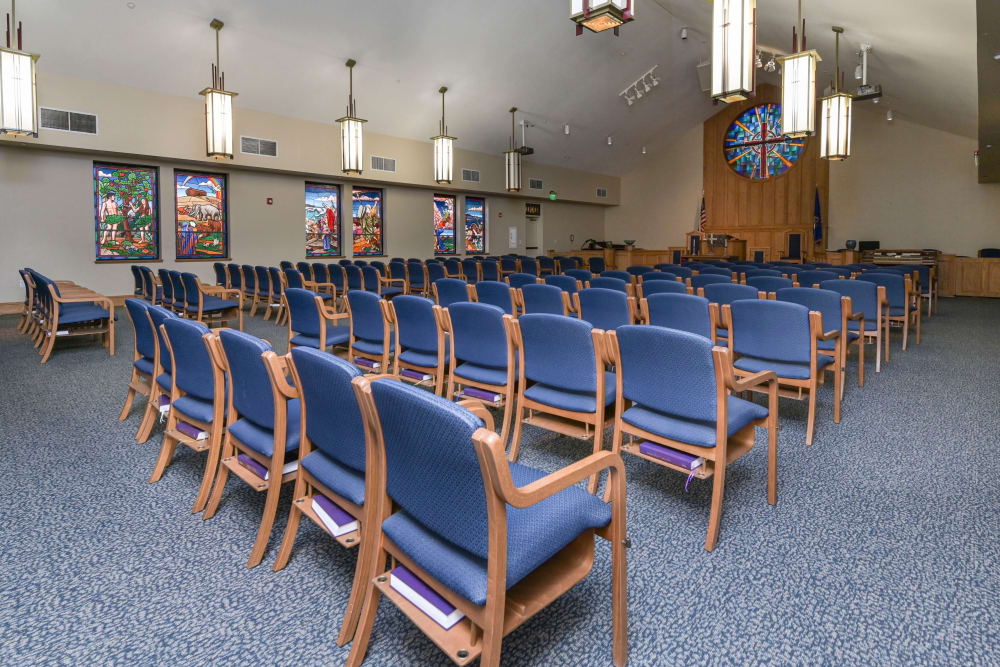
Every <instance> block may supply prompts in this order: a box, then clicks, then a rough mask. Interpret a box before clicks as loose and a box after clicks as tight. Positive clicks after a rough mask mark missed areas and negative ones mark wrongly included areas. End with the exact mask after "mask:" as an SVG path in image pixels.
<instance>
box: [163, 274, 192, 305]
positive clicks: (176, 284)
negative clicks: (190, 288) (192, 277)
mask: <svg viewBox="0 0 1000 667" xmlns="http://www.w3.org/2000/svg"><path fill="white" fill-rule="evenodd" d="M167 275H168V276H169V278H170V291H171V293H172V294H173V295H174V303H175V304H177V305H178V306H180V305H181V304H183V303H185V292H187V290H186V289H185V287H184V280H183V279H182V278H181V272H180V271H174V270H173V269H170V270H169V271H167Z"/></svg>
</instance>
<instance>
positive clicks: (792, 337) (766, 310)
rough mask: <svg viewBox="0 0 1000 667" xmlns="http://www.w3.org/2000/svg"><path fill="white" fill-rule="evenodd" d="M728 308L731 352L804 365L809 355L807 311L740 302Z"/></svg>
mask: <svg viewBox="0 0 1000 667" xmlns="http://www.w3.org/2000/svg"><path fill="white" fill-rule="evenodd" d="M728 308H729V309H730V312H731V313H732V323H733V328H732V331H731V332H730V340H731V341H732V346H733V351H734V352H735V353H736V354H738V355H748V356H751V357H758V358H761V359H767V360H770V361H779V362H781V361H783V362H789V363H799V364H808V363H809V361H810V357H811V355H812V348H811V342H810V341H811V332H810V328H809V309H808V308H806V307H805V306H802V305H800V304H797V303H789V302H787V301H769V300H766V299H741V300H739V301H733V302H732V303H731V304H729V306H728Z"/></svg>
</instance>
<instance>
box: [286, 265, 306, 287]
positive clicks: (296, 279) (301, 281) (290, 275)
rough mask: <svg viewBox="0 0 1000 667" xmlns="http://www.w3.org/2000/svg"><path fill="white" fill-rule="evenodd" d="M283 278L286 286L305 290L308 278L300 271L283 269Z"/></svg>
mask: <svg viewBox="0 0 1000 667" xmlns="http://www.w3.org/2000/svg"><path fill="white" fill-rule="evenodd" d="M281 278H282V281H283V283H284V286H285V287H286V288H287V287H291V288H292V289H305V288H306V281H307V280H308V278H306V277H305V275H303V273H302V272H301V271H300V270H298V269H282V270H281Z"/></svg>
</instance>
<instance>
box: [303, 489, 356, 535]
mask: <svg viewBox="0 0 1000 667" xmlns="http://www.w3.org/2000/svg"><path fill="white" fill-rule="evenodd" d="M312 508H313V511H314V512H315V513H316V516H318V517H319V520H320V521H322V522H323V525H324V526H326V529H327V530H328V531H330V534H331V535H333V536H334V537H340V536H341V535H345V534H347V533H351V532H354V531H355V530H357V529H358V520H357V519H355V518H354V517H353V516H351V515H350V514H348V513H347V512H345V511H344V510H343V509H341V507H340V506H339V505H337V503H335V502H333V501H332V500H330V499H329V498H327V497H326V496H324V495H322V494H319V493H317V494H316V495H314V496H313V497H312Z"/></svg>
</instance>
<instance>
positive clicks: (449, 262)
mask: <svg viewBox="0 0 1000 667" xmlns="http://www.w3.org/2000/svg"><path fill="white" fill-rule="evenodd" d="M442 264H444V270H445V271H447V272H448V273H449V274H451V275H453V276H454V275H458V274H460V273H462V262H460V261H458V260H457V259H454V258H449V259H445V260H442Z"/></svg>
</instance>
